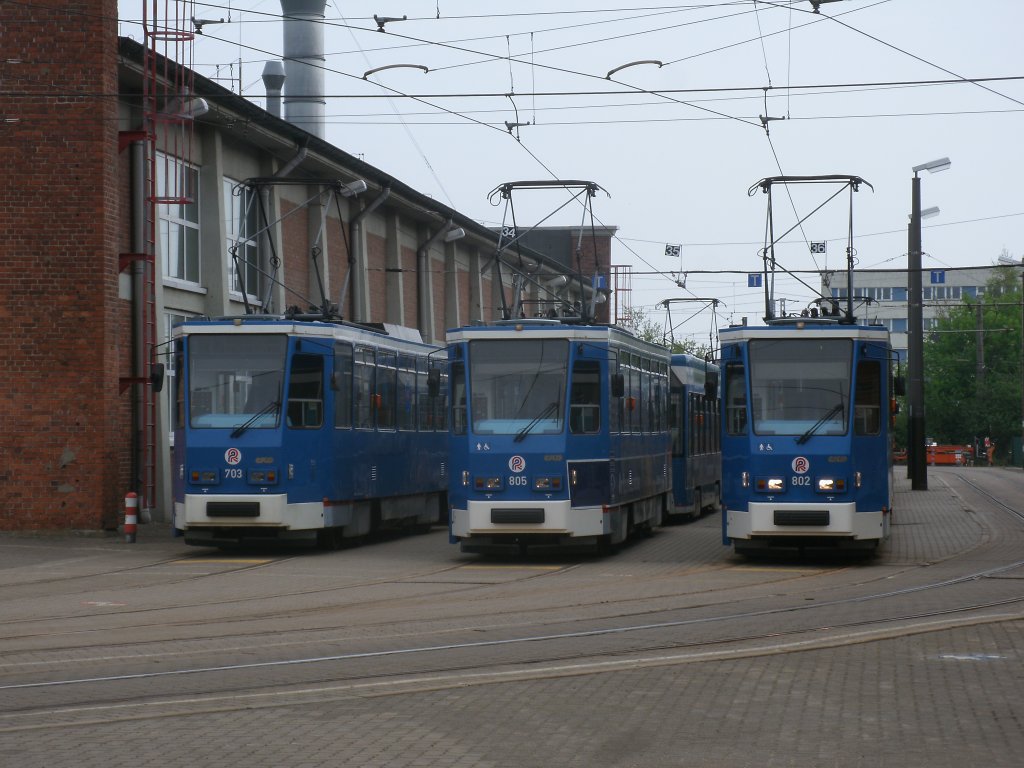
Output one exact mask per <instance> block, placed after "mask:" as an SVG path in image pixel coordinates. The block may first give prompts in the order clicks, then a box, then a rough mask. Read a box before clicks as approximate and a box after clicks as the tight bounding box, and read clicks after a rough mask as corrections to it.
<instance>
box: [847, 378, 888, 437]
mask: <svg viewBox="0 0 1024 768" xmlns="http://www.w3.org/2000/svg"><path fill="white" fill-rule="evenodd" d="M853 408H854V410H853V419H854V424H853V428H854V431H855V432H856V434H858V435H877V434H878V433H879V431H880V430H881V424H882V366H881V365H879V363H878V361H877V360H861V361H860V362H858V363H857V389H856V392H855V393H854V402H853Z"/></svg>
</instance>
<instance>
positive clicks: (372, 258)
mask: <svg viewBox="0 0 1024 768" xmlns="http://www.w3.org/2000/svg"><path fill="white" fill-rule="evenodd" d="M387 246H388V243H387V239H386V238H383V237H381V236H380V235H375V234H373V233H372V232H367V233H366V265H367V267H366V268H367V272H368V275H367V276H368V278H369V280H368V282H369V284H370V316H369V317H367V318H356V319H357V320H359V319H364V320H366V321H367V322H370V323H383V322H384V321H385V319H386V318H387V313H386V312H385V307H386V306H387V296H388V294H387V281H386V279H385V277H386V273H385V272H384V265H385V264H386V263H387Z"/></svg>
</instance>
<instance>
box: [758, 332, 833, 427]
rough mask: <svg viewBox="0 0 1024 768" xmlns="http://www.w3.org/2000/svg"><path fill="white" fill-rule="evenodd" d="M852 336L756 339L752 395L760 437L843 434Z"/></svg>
mask: <svg viewBox="0 0 1024 768" xmlns="http://www.w3.org/2000/svg"><path fill="white" fill-rule="evenodd" d="M852 352H853V347H852V342H851V341H850V340H849V339H755V340H752V341H751V342H750V394H751V397H752V398H753V403H752V406H753V407H752V409H751V410H752V414H753V421H754V432H755V434H758V435H799V436H800V437H801V442H806V441H807V440H809V439H810V438H811V437H813V436H814V435H843V434H846V431H847V422H848V414H849V407H850V379H851V371H850V360H851V356H852Z"/></svg>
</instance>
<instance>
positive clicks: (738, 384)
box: [725, 363, 747, 435]
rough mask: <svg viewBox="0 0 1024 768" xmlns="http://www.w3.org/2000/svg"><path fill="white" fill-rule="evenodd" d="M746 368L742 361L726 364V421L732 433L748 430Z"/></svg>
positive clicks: (740, 433)
mask: <svg viewBox="0 0 1024 768" xmlns="http://www.w3.org/2000/svg"><path fill="white" fill-rule="evenodd" d="M746 379H747V376H746V369H745V368H744V366H743V364H742V363H729V364H728V365H726V366H725V419H726V421H725V423H726V429H727V430H728V432H729V434H730V435H742V434H745V433H746V431H747V385H746Z"/></svg>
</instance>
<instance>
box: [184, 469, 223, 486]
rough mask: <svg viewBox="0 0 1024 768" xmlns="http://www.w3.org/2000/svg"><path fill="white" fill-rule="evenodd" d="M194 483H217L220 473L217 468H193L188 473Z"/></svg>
mask: <svg viewBox="0 0 1024 768" xmlns="http://www.w3.org/2000/svg"><path fill="white" fill-rule="evenodd" d="M188 479H189V480H190V481H191V483H192V485H216V484H217V481H218V480H220V474H218V472H217V470H215V469H193V470H190V471H189V473H188Z"/></svg>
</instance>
